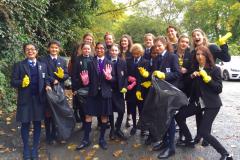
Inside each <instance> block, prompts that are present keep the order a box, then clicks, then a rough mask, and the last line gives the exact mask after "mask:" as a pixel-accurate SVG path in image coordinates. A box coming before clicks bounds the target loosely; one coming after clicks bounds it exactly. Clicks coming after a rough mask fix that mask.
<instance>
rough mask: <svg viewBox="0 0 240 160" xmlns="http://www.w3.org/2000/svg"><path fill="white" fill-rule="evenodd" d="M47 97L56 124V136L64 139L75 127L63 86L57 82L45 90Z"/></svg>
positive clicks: (71, 110)
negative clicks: (48, 89)
mask: <svg viewBox="0 0 240 160" xmlns="http://www.w3.org/2000/svg"><path fill="white" fill-rule="evenodd" d="M47 99H48V103H49V106H50V108H51V110H52V116H53V120H54V122H55V125H56V130H57V138H58V139H59V140H66V139H68V138H69V137H70V136H71V134H72V132H73V130H74V128H75V124H76V120H75V117H74V113H73V109H72V108H70V106H69V104H68V102H67V98H66V97H65V94H64V90H63V88H62V87H61V86H60V85H59V84H58V85H54V87H53V89H52V91H47Z"/></svg>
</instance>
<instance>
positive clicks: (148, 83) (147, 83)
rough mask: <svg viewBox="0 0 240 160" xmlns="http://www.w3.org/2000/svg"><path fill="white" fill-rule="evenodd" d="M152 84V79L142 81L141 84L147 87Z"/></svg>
mask: <svg viewBox="0 0 240 160" xmlns="http://www.w3.org/2000/svg"><path fill="white" fill-rule="evenodd" d="M151 85H152V83H151V81H145V82H143V83H141V86H143V87H145V88H149V87H150V86H151Z"/></svg>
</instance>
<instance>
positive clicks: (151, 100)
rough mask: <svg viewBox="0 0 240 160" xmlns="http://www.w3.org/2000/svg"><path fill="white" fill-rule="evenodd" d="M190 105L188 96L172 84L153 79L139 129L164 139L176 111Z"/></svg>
mask: <svg viewBox="0 0 240 160" xmlns="http://www.w3.org/2000/svg"><path fill="white" fill-rule="evenodd" d="M187 104H188V99H187V97H186V95H185V94H184V93H183V92H182V91H180V90H179V89H177V88H176V87H175V86H173V85H172V84H170V83H168V82H166V81H164V80H159V79H158V78H156V77H152V87H151V88H150V89H149V92H148V95H147V97H146V99H145V102H144V106H143V110H142V114H141V116H140V120H139V123H138V125H139V127H140V128H141V129H143V130H149V131H150V132H151V134H152V136H154V137H156V138H157V139H162V138H163V136H164V135H165V133H166V131H167V129H168V127H169V125H170V122H171V119H172V118H173V116H174V115H175V113H176V111H177V110H179V109H180V108H181V107H182V106H184V105H187Z"/></svg>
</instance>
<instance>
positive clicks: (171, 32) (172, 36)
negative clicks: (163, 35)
mask: <svg viewBox="0 0 240 160" xmlns="http://www.w3.org/2000/svg"><path fill="white" fill-rule="evenodd" d="M167 36H168V38H169V39H175V38H177V31H176V30H175V29H174V28H168V30H167Z"/></svg>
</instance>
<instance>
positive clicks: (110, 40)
mask: <svg viewBox="0 0 240 160" xmlns="http://www.w3.org/2000/svg"><path fill="white" fill-rule="evenodd" d="M105 43H106V45H107V46H111V45H112V44H113V36H112V35H111V34H109V35H107V36H106V37H105Z"/></svg>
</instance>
